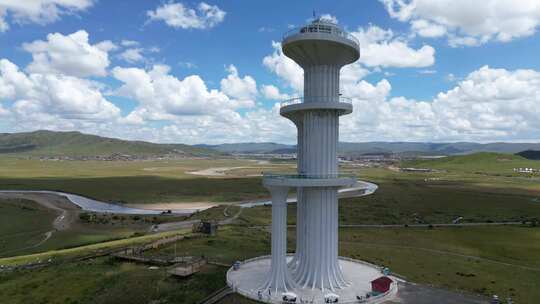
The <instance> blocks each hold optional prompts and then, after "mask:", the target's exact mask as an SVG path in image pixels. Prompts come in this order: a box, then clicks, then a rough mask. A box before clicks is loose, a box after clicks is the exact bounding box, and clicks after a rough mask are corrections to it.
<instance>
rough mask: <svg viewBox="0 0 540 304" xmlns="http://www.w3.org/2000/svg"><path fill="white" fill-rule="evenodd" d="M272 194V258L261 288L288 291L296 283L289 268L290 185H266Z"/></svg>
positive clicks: (273, 291)
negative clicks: (288, 224) (288, 206)
mask: <svg viewBox="0 0 540 304" xmlns="http://www.w3.org/2000/svg"><path fill="white" fill-rule="evenodd" d="M266 187H267V188H268V190H269V191H270V194H271V195H272V251H271V253H272V260H271V265H270V273H269V274H268V278H267V279H266V281H265V282H264V284H263V285H262V286H261V287H260V288H259V289H260V290H263V291H267V290H270V292H271V293H274V294H276V293H278V292H287V291H288V290H291V289H292V288H293V287H294V286H295V284H294V281H293V280H292V278H291V275H290V273H289V269H288V268H287V260H286V258H287V194H288V192H289V188H288V187H278V186H266Z"/></svg>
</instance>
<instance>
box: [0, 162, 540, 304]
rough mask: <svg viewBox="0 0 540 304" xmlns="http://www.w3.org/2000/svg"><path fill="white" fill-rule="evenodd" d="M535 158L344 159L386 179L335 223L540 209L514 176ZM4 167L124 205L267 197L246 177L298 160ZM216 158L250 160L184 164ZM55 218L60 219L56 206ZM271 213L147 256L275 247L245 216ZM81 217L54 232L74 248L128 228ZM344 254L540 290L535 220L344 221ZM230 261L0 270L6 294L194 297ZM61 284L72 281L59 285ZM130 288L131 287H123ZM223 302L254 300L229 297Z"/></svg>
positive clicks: (222, 257) (19, 176)
mask: <svg viewBox="0 0 540 304" xmlns="http://www.w3.org/2000/svg"><path fill="white" fill-rule="evenodd" d="M528 162H529V161H525V162H524V161H523V160H522V159H519V158H514V157H513V156H508V155H500V154H496V155H493V154H478V155H474V156H464V157H456V158H446V159H438V160H426V161H418V162H411V163H404V164H402V166H403V167H405V166H410V167H421V168H424V167H425V168H433V169H436V170H438V171H437V172H433V173H404V172H398V171H396V170H392V169H387V168H365V169H360V170H359V169H358V168H354V167H352V166H344V168H343V169H344V170H343V171H345V172H351V173H355V174H357V175H358V176H359V177H360V178H362V179H365V180H369V181H373V182H375V183H377V184H378V185H379V189H378V190H377V192H376V193H375V194H373V195H371V196H367V197H363V198H348V199H342V200H340V223H342V224H403V225H404V224H414V223H427V224H429V223H449V222H451V221H452V220H453V219H455V218H456V217H458V216H462V217H463V218H464V219H463V221H464V222H486V221H487V222H490V221H493V222H497V221H522V220H531V219H539V218H540V200H539V199H538V198H539V197H540V181H539V180H538V178H537V177H535V176H522V175H517V174H514V173H513V170H512V169H513V168H514V167H520V166H528V167H531V166H532V165H531V164H530V163H528ZM0 165H3V167H2V168H6V170H7V171H2V172H0V188H4V189H6V188H9V189H12V188H19V187H20V188H28V187H30V188H34V189H35V188H43V187H46V188H47V189H52V190H56V189H58V190H63V191H68V192H75V193H81V194H84V195H88V196H90V197H96V198H99V199H103V200H109V201H122V202H129V203H154V202H188V201H214V202H231V201H239V200H245V199H255V198H261V197H267V196H268V193H267V191H266V189H264V188H263V187H262V186H261V183H260V182H261V181H260V178H254V177H249V178H242V177H245V176H247V175H251V174H255V173H257V172H260V171H262V170H268V171H285V170H291V163H290V162H285V163H279V164H272V163H271V164H257V163H255V162H252V161H247V160H206V159H201V160H182V161H180V160H179V161H151V162H150V161H149V162H144V161H140V162H39V161H21V160H14V159H11V160H9V159H0ZM215 167H243V168H237V169H234V170H231V171H230V172H228V173H229V175H226V176H222V177H214V178H205V177H196V176H193V175H190V174H186V173H185V172H186V171H195V170H201V169H207V168H215ZM245 167H247V168H245ZM532 167H534V166H532ZM509 171H511V172H509ZM5 206H9V204H6V205H5ZM0 207H1V205H0ZM5 208H11V209H0V210H1V211H2V212H0V216H2V215H3V214H5V217H4V218H1V219H6V220H7V219H9V218H10V216H9V214H12V215H13V216H14V217H15V216H17V217H25V218H28V217H27V216H26V213H24V212H45V213H47V210H35V211H29V210H25V209H22V208H20V207H16V208H15V207H13V206H11V207H5ZM225 208H227V207H226V206H219V207H217V208H213V209H210V210H208V211H206V212H202V213H199V214H196V215H194V216H193V218H202V219H223V218H225V216H224V215H223V211H224V209H225ZM288 208H289V209H288V211H289V218H288V222H289V224H294V223H295V212H296V209H295V206H294V205H290V206H289V207H288ZM4 210H6V212H5V213H4ZM237 211H238V207H234V206H233V207H229V214H234V213H236V212H237ZM40 214H41V213H40ZM45 215H46V214H44V215H43V217H44V218H45ZM50 216H52V218H54V215H50ZM14 217H13V218H14ZM270 218H271V208H270V207H264V206H263V207H257V208H252V209H244V210H243V212H242V215H241V216H240V218H239V220H238V221H237V222H236V224H235V225H230V226H226V227H220V230H219V232H218V235H217V236H216V237H210V238H202V239H201V238H194V239H187V240H184V241H181V242H178V243H177V244H176V246H174V245H170V246H167V247H164V248H161V249H159V250H156V251H151V252H148V253H147V254H151V255H154V254H159V255H162V254H163V255H172V254H174V252H176V253H177V254H178V255H205V256H207V257H209V258H210V259H212V260H216V261H219V262H223V263H227V264H230V263H232V262H234V261H236V260H243V259H247V258H250V257H254V256H259V255H264V254H268V253H269V252H270V235H269V234H268V232H267V231H266V230H265V229H255V228H250V227H249V226H254V225H268V224H270ZM4 223H7V222H4ZM49 223H50V222H49ZM31 224H35V225H36V227H38V226H39V225H43V226H42V228H40V229H49V228H47V227H48V226H47V224H46V222H45V221H44V222H43V223H41V224H40V223H39V222H38V221H36V222H35V223H34V222H32V223H31ZM142 224H143V223H141V225H142ZM1 225H2V222H0V228H2V229H5V231H6V233H8V234H11V233H14V231H16V228H14V227H11V226H10V225H4V226H5V227H2V226H1ZM80 225H81V226H77V225H75V226H74V229H75V230H74V231H71V232H70V231H66V234H64V235H62V234H58V237H59V238H61V239H64V240H74V241H73V243H71V244H72V245H68V246H67V247H71V246H78V245H84V244H90V243H93V242H101V241H103V240H106V238H103V239H101V237H104V236H105V237H110V238H113V239H114V238H117V237H126V236H129V234H130V233H131V234H132V233H133V231H123V229H125V228H126V227H123V226H122V225H120V223H119V222H118V221H110V222H107V224H97V223H92V224H89V223H87V224H80ZM23 226H24V225H23ZM25 227H26V228H27V230H22V231H23V232H25V233H26V232H31V231H33V229H30V227H32V226H31V225H30V224H29V223H27V224H26V226H25ZM39 227H41V226H39ZM83 228H84V229H86V231H87V232H88V233H87V234H86V235H85V236H84V237H80V236H81V231H77V230H76V229H83ZM9 229H12V230H9ZM0 231H4V230H0ZM115 233H118V236H117V235H116V234H115ZM171 233H172V232H171ZM171 233H169V234H171ZM3 235H4V234H0V236H3ZM163 235H165V234H159V235H146V236H141V237H135V238H129V239H122V240H117V241H111V242H106V243H99V244H93V245H88V246H83V247H77V248H71V249H65V250H57V251H50V252H45V253H41V254H34V255H31V256H21V257H13V258H7V259H0V265H13V264H21V263H28V262H35V261H37V260H46V259H48V258H51V257H52V258H53V259H54V260H62V259H66V258H69V257H73V256H81V255H85V254H88V253H91V252H97V251H99V250H104V249H108V248H116V247H121V246H126V245H129V244H132V243H133V244H137V243H142V242H147V241H149V240H151V239H152V238H159V237H162V236H163ZM294 237H295V233H294V229H291V230H290V231H289V250H290V251H292V250H294ZM61 239H59V240H58V242H59V243H54V242H55V241H54V239H51V240H50V242H51V243H49V245H50V246H52V247H50V248H51V249H52V248H62V245H63V244H64V247H66V245H65V243H63V242H64V241H62V240H61ZM0 254H1V253H0ZM340 254H341V255H344V256H350V257H354V258H358V259H363V260H367V261H370V262H373V263H375V264H379V265H386V266H389V267H390V268H391V269H392V270H393V271H395V272H397V273H399V274H401V275H403V276H405V277H406V278H407V279H408V280H410V281H413V282H418V283H426V284H432V285H435V286H440V287H444V288H447V289H451V290H461V291H466V292H471V293H479V294H483V295H486V296H489V295H491V294H493V293H497V294H499V295H501V296H504V297H506V296H508V295H512V296H513V297H514V299H515V300H516V303H536V302H538V301H539V300H540V291H539V290H537V289H536V288H534V287H535V286H536V285H537V282H540V261H539V259H538V257H539V256H540V228H533V227H526V226H500V227H463V228H435V229H428V228H422V229H420V228H414V229H413V228H405V227H403V228H392V229H372V228H369V229H367V228H362V229H359V228H343V229H341V230H340ZM224 271H225V270H224V269H221V268H208V269H206V270H205V271H204V272H203V273H201V274H198V275H196V276H193V277H192V278H190V279H188V280H174V279H171V278H168V276H167V275H166V274H165V273H164V270H163V269H160V270H158V271H150V270H149V269H148V268H147V267H144V266H141V265H133V264H127V263H120V262H115V261H111V260H109V259H107V258H99V259H95V260H93V261H90V262H69V263H60V264H59V265H55V266H52V267H48V268H44V269H41V270H34V271H22V272H15V273H10V274H0V294H1V295H2V296H3V298H5V299H7V300H8V301H9V303H28V302H31V303H149V302H151V301H153V300H157V299H160V300H163V301H164V302H167V303H195V302H197V301H198V300H199V299H201V298H202V297H204V295H206V294H208V293H210V292H211V291H213V290H215V289H218V288H219V287H221V286H223V285H224ZM66 282H67V283H66ZM62 284H67V285H66V287H64V288H61V287H59V286H62ZM71 285H73V286H71ZM132 289H133V291H132V292H131V290H132ZM135 289H136V290H135ZM29 290H30V291H31V292H28V291H29ZM128 290H129V291H130V292H126V291H128ZM199 291H200V292H199ZM51 295H55V296H51ZM156 303H159V302H156ZM222 303H252V302H250V301H247V300H245V299H242V298H240V297H230V298H228V299H226V300H224V301H223V302H222Z"/></svg>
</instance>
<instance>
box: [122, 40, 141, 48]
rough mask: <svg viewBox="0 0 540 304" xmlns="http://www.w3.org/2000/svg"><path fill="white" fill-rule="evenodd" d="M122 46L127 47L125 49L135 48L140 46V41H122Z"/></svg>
mask: <svg viewBox="0 0 540 304" xmlns="http://www.w3.org/2000/svg"><path fill="white" fill-rule="evenodd" d="M120 44H121V45H122V46H125V47H134V46H138V45H139V42H138V41H135V40H125V39H124V40H122V41H120Z"/></svg>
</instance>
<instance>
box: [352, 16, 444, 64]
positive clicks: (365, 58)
mask: <svg viewBox="0 0 540 304" xmlns="http://www.w3.org/2000/svg"><path fill="white" fill-rule="evenodd" d="M352 34H353V35H354V36H356V37H357V38H358V40H359V41H360V54H361V55H360V60H359V61H360V62H361V63H363V64H364V65H366V66H368V67H376V66H381V67H397V68H406V67H428V66H431V65H433V63H434V62H435V49H434V48H433V47H431V46H429V45H423V46H422V47H421V48H419V49H417V50H415V49H413V48H411V47H410V46H409V45H408V43H407V41H406V40H405V39H404V38H401V37H396V36H395V35H394V33H393V32H392V30H384V29H382V28H380V27H378V26H375V25H370V26H369V27H368V28H367V29H364V28H358V30H357V31H356V32H352Z"/></svg>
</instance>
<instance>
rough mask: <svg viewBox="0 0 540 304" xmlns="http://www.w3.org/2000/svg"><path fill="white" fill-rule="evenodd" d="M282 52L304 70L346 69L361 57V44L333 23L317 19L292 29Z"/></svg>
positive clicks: (286, 37) (286, 35) (286, 34)
mask: <svg viewBox="0 0 540 304" xmlns="http://www.w3.org/2000/svg"><path fill="white" fill-rule="evenodd" d="M281 45H282V48H283V52H284V53H285V55H287V57H289V58H291V59H293V60H294V61H295V62H296V63H298V64H299V65H301V66H302V67H304V68H305V67H306V66H310V65H337V66H343V65H347V64H349V63H352V62H355V61H356V60H358V58H360V43H359V41H358V39H357V38H356V37H355V36H354V35H352V34H351V33H348V32H346V31H345V30H343V29H342V28H340V27H339V26H338V25H337V24H335V23H333V22H332V21H331V20H328V19H323V18H317V19H315V20H313V21H312V22H311V23H309V24H306V25H303V26H301V27H298V28H294V29H291V30H289V31H288V32H286V33H285V34H284V35H283V40H282V42H281Z"/></svg>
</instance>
